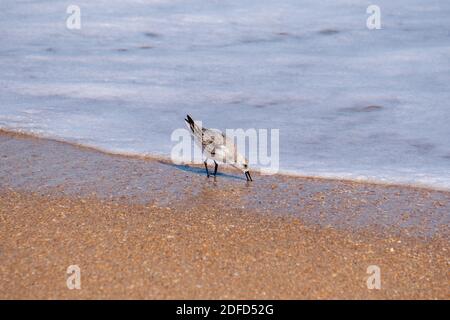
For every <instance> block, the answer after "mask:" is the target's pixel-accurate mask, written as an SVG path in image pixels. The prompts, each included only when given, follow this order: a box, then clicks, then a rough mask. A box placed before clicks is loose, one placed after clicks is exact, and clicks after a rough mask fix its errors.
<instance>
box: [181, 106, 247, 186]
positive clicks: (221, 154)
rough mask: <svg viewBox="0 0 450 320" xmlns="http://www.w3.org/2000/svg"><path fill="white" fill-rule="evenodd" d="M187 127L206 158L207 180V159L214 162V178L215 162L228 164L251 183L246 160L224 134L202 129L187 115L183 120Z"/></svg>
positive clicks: (216, 166)
mask: <svg viewBox="0 0 450 320" xmlns="http://www.w3.org/2000/svg"><path fill="white" fill-rule="evenodd" d="M184 120H185V121H186V123H187V125H188V126H189V128H190V130H191V133H192V135H193V136H194V141H195V143H196V144H197V145H198V146H199V147H200V148H201V149H202V152H203V155H204V156H205V157H206V159H205V161H204V164H205V169H206V175H207V176H208V178H209V171H208V159H213V160H214V165H215V167H214V177H215V176H216V174H217V168H218V166H219V165H218V164H217V162H216V160H217V161H219V162H222V163H228V164H230V165H232V166H233V167H235V168H237V169H239V170H241V171H242V172H244V174H245V177H246V178H247V181H253V180H252V177H251V176H250V171H249V168H248V161H247V159H246V158H245V157H244V156H242V155H241V154H240V153H239V152H238V151H237V147H236V145H235V144H234V141H232V140H231V139H228V138H227V137H226V136H225V134H223V133H222V132H220V131H218V130H212V129H207V128H203V127H202V126H201V125H199V124H198V123H196V122H195V121H194V120H193V119H192V118H191V117H190V116H189V115H187V116H186V119H184Z"/></svg>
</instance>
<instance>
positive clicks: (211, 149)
mask: <svg viewBox="0 0 450 320" xmlns="http://www.w3.org/2000/svg"><path fill="white" fill-rule="evenodd" d="M201 142H202V150H204V151H206V152H208V153H210V154H212V155H214V154H215V152H216V149H218V148H221V147H222V146H223V145H224V144H225V136H224V135H223V134H222V133H221V132H219V131H217V130H211V129H206V128H203V136H202V141H201Z"/></svg>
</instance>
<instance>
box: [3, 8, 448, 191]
mask: <svg viewBox="0 0 450 320" xmlns="http://www.w3.org/2000/svg"><path fill="white" fill-rule="evenodd" d="M69 4H76V5H78V6H79V7H80V9H81V29H80V30H69V29H67V28H66V19H67V17H68V16H69V15H68V14H67V13H66V9H67V6H68V5H69ZM370 4H373V3H372V1H364V0H324V1H313V0H310V1H294V0H288V1H275V0H258V1H256V0H249V1H237V0H233V1H226V0H221V1H219V0H217V1H212V0H211V1H201V0H194V1H190V0H182V1H176V0H128V1H120V0H97V1H87V0H77V1H74V2H73V3H72V2H71V3H69V2H67V1H50V0H48V1H31V0H29V1H18V0H2V1H1V3H0V39H1V45H0V128H4V129H9V130H19V131H23V132H27V133H34V134H38V135H41V136H45V137H51V138H57V139H61V140H66V141H70V142H77V143H81V144H86V145H89V146H94V147H98V148H102V149H104V150H108V151H111V152H124V153H138V154H150V155H152V154H154V155H164V156H168V155H169V154H170V151H171V149H172V147H173V145H174V142H172V141H171V139H170V135H171V133H172V131H173V130H175V129H177V128H182V127H184V123H183V118H184V116H185V114H187V113H189V114H191V115H192V116H193V117H194V118H197V119H201V120H202V121H203V124H204V125H205V126H208V127H213V128H219V129H225V128H244V129H246V128H257V129H258V128H266V129H271V128H277V129H280V169H281V171H282V172H291V173H297V174H301V175H317V176H324V177H339V178H349V179H362V180H365V179H367V180H375V181H384V182H393V183H407V184H420V185H427V186H432V187H437V188H444V189H450V19H449V17H450V2H449V1H444V0H428V1H422V0H397V1H388V0H377V1H376V3H375V4H377V5H378V6H379V7H380V9H381V26H382V29H381V30H369V29H368V28H367V27H366V19H367V18H368V16H369V15H368V14H367V13H366V8H367V7H368V6H369V5H370ZM0 148H1V146H0Z"/></svg>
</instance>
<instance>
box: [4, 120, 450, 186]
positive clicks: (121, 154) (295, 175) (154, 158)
mask: <svg viewBox="0 0 450 320" xmlns="http://www.w3.org/2000/svg"><path fill="white" fill-rule="evenodd" d="M0 135H6V136H8V135H10V136H14V137H17V138H24V139H40V140H47V141H51V142H56V143H62V144H67V145H69V146H73V147H76V148H80V149H82V150H90V151H95V152H100V153H103V154H105V155H109V156H117V157H124V158H129V159H140V160H145V161H162V162H166V163H172V160H171V159H170V157H169V156H166V155H155V154H152V155H150V154H140V153H127V152H114V151H111V150H106V149H103V148H100V147H95V146H91V145H85V144H82V143H77V142H73V141H68V140H63V139H58V138H52V137H47V136H44V135H39V134H33V133H29V132H23V131H22V130H18V131H16V130H10V129H5V128H0ZM182 165H186V166H193V167H198V166H202V164H182ZM221 170H222V171H225V172H233V170H232V169H230V168H227V167H224V166H222V167H221ZM258 174H260V175H261V173H258ZM274 175H275V176H285V177H291V178H300V179H316V180H331V181H345V182H350V183H360V184H369V185H380V186H387V187H400V188H414V189H425V190H432V191H441V192H448V193H449V194H450V188H444V187H439V186H432V185H428V184H421V183H401V182H388V181H380V180H377V179H368V178H362V179H356V178H345V177H326V176H319V175H307V174H301V173H296V172H292V171H289V170H280V171H279V172H277V173H276V174H274Z"/></svg>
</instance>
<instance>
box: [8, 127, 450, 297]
mask: <svg viewBox="0 0 450 320" xmlns="http://www.w3.org/2000/svg"><path fill="white" fill-rule="evenodd" d="M222 169H223V168H221V170H222ZM253 178H254V182H253V183H248V182H246V181H245V177H244V176H243V175H242V174H240V173H238V172H235V171H232V170H225V171H223V170H222V171H221V173H220V174H219V175H218V176H217V178H216V179H215V180H214V179H213V178H210V179H207V178H206V176H205V174H204V168H203V167H196V166H178V165H174V164H172V163H170V162H168V161H165V160H158V159H151V158H139V157H127V156H119V155H110V154H106V153H102V152H100V151H97V150H94V149H89V148H85V147H78V146H75V145H70V144H67V143H62V142H57V141H51V140H45V139H38V138H34V137H30V136H25V135H20V134H13V133H7V132H2V133H1V134H0V261H1V263H0V298H1V299H13V298H16V299H29V298H31V299H36V298H37V299H81V298H95V299H101V298H105V299H113V298H118V299H130V298H138V299H212V298H216V299H235V298H237V299H278V298H281V299H319V298H323V299H336V298H342V299H360V298H362V299H385V298H396V299H439V298H440V299H448V298H449V296H450V290H449V280H450V278H449V272H448V270H449V269H448V261H449V249H450V248H449V235H450V233H449V228H448V226H449V223H450V192H446V191H439V190H432V189H426V188H419V187H413V186H396V185H383V184H371V183H361V182H352V181H341V180H327V179H318V178H302V177H292V176H283V175H274V176H261V175H258V174H253ZM70 265H78V266H79V267H80V270H81V289H80V290H69V289H68V288H67V286H66V279H67V276H68V275H67V274H66V270H67V267H68V266H70ZM370 265H376V266H379V268H380V270H381V289H380V290H369V289H368V288H367V285H366V279H367V277H368V276H369V275H368V274H367V268H368V267H369V266H370Z"/></svg>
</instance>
